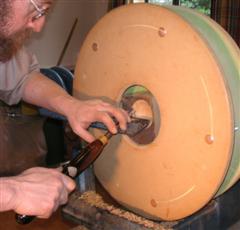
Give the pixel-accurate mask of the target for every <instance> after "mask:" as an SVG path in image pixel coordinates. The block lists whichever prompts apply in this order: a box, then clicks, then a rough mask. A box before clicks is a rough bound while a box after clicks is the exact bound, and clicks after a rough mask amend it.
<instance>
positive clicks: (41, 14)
mask: <svg viewBox="0 0 240 230" xmlns="http://www.w3.org/2000/svg"><path fill="white" fill-rule="evenodd" d="M30 2H31V3H32V4H33V6H34V8H35V10H36V11H37V12H38V14H37V15H36V16H33V17H32V21H33V22H34V21H36V20H38V19H39V18H41V17H43V16H45V15H47V13H48V9H41V8H39V6H38V5H37V3H36V2H35V0H30Z"/></svg>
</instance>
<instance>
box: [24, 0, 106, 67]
mask: <svg viewBox="0 0 240 230" xmlns="http://www.w3.org/2000/svg"><path fill="white" fill-rule="evenodd" d="M107 6H108V0H57V1H56V3H55V5H54V8H53V9H52V11H51V12H50V13H49V15H48V16H47V23H46V25H45V27H44V29H43V31H42V32H41V33H40V34H35V35H34V36H33V39H31V41H30V43H29V44H28V47H29V48H30V49H31V50H32V51H33V52H34V53H35V54H36V55H37V57H38V60H39V63H40V65H41V67H51V66H55V65H57V62H58V60H59V57H60V55H61V52H62V49H63V47H64V45H65V42H66V40H67V37H68V35H69V33H70V31H71V28H72V26H73V24H74V21H75V19H76V18H78V22H77V26H76V28H75V30H74V33H73V36H72V39H71V41H70V43H69V46H68V48H67V51H66V53H65V55H64V58H63V61H62V63H61V65H64V66H74V65H75V63H76V58H77V55H78V52H79V50H80V47H81V44H82V42H83V40H84V38H85V36H86V34H87V32H88V31H89V30H90V29H91V28H92V26H93V25H94V24H95V23H96V22H97V20H98V19H99V18H101V17H102V16H103V15H104V14H105V13H106V12H107Z"/></svg>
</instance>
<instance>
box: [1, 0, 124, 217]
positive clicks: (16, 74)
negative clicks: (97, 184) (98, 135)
mask: <svg viewBox="0 0 240 230" xmlns="http://www.w3.org/2000/svg"><path fill="white" fill-rule="evenodd" d="M52 4H53V0H1V1H0V100H2V101H4V102H5V103H7V104H9V105H13V104H16V103H18V102H19V101H20V100H24V101H26V102H27V103H31V104H34V105H37V106H41V107H44V108H47V109H49V110H52V111H54V112H57V113H59V114H62V115H63V116H65V117H66V118H67V119H68V122H69V124H70V125H71V127H72V129H73V131H74V132H75V133H76V134H77V135H79V136H80V137H81V138H83V139H84V140H86V141H88V142H92V141H93V140H94V137H93V136H92V135H91V134H90V133H89V132H88V131H87V128H88V126H89V125H90V124H91V123H92V122H95V121H100V122H103V123H104V124H105V125H106V126H107V127H108V129H109V130H110V131H111V132H112V133H116V132H117V129H116V126H115V123H114V121H113V120H112V118H111V117H115V118H116V119H117V120H118V121H119V124H120V128H121V129H123V130H125V129H126V122H127V120H128V119H129V118H128V115H127V114H126V113H125V112H124V111H122V110H121V109H118V108H115V107H113V106H112V105H110V104H108V103H105V102H103V101H101V100H89V101H80V100H77V99H75V98H73V97H71V96H70V95H68V94H67V93H66V92H65V91H64V90H63V89H62V88H61V87H59V86H58V85H57V84H55V83H54V82H52V81H51V80H49V79H47V78H46V77H44V76H43V75H41V74H40V72H39V66H38V63H37V60H36V58H35V57H34V56H33V55H31V54H30V53H29V52H28V51H27V50H26V48H24V46H23V44H24V42H25V41H26V39H27V38H28V37H29V36H30V35H31V33H32V32H40V31H41V30H42V28H43V26H44V24H45V20H46V14H47V12H48V10H49V9H50V7H51V6H52ZM0 128H1V127H0ZM1 138H3V137H1ZM0 150H1V151H4V149H2V148H1V149H0ZM0 154H3V153H2V152H0ZM0 159H1V158H0ZM74 187H75V183H74V181H72V180H71V179H70V178H68V177H67V176H65V175H63V174H62V173H60V172H59V171H58V170H55V169H47V168H42V167H34V168H30V169H27V170H25V171H24V172H23V173H21V174H19V175H17V176H13V177H2V178H0V211H7V210H14V211H15V212H17V213H19V214H25V215H33V216H37V217H39V218H48V217H49V216H50V215H51V214H52V212H54V211H55V210H56V209H57V208H58V206H59V205H61V204H65V203H66V202H67V199H68V194H69V193H70V192H71V191H72V190H73V189H74Z"/></svg>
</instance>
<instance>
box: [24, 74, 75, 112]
mask: <svg viewBox="0 0 240 230" xmlns="http://www.w3.org/2000/svg"><path fill="white" fill-rule="evenodd" d="M23 100H24V101H26V102H28V103H31V104H34V105H37V106H41V107H44V108H47V109H49V110H51V111H54V112H58V113H60V114H62V115H66V111H67V110H68V109H69V108H71V105H72V103H73V101H74V100H75V99H74V98H72V97H71V96H70V95H68V94H67V92H66V91H65V90H64V89H62V88H61V87H60V86H59V85H57V84H56V83H55V82H53V81H52V80H50V79H48V78H46V77H45V76H43V75H42V74H40V73H34V76H33V77H32V78H31V79H30V80H29V81H28V82H27V83H26V85H25V88H24V93H23Z"/></svg>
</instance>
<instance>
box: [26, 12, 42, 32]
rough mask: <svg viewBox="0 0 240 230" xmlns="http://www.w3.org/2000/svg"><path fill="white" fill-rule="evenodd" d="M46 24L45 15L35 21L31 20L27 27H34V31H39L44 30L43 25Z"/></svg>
mask: <svg viewBox="0 0 240 230" xmlns="http://www.w3.org/2000/svg"><path fill="white" fill-rule="evenodd" d="M44 24H45V17H44V16H43V17H41V18H38V19H37V20H35V21H30V22H28V24H27V27H28V28H30V29H32V30H33V31H34V32H36V33H38V32H40V31H41V30H42V28H43V26H44Z"/></svg>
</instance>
